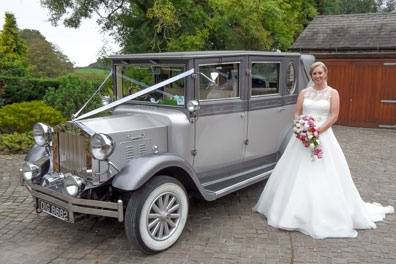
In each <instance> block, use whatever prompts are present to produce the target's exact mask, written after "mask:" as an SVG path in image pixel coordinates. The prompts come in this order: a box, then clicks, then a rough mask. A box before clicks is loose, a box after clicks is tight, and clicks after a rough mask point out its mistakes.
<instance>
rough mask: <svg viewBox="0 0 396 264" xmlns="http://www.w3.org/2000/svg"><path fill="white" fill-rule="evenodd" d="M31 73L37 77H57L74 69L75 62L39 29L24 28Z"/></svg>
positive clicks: (22, 32) (22, 35)
mask: <svg viewBox="0 0 396 264" xmlns="http://www.w3.org/2000/svg"><path fill="white" fill-rule="evenodd" d="M21 37H22V38H23V39H24V41H25V42H26V44H27V59H28V70H29V73H30V74H31V75H33V76H36V77H57V76H61V75H64V74H66V73H70V72H72V71H73V64H72V63H71V62H70V60H69V59H68V58H67V56H66V55H64V54H63V53H62V52H61V51H60V50H59V49H57V48H56V47H55V46H54V45H53V44H52V43H50V42H48V41H47V40H46V39H45V37H44V36H43V35H42V34H41V33H40V32H39V31H37V30H30V29H24V30H22V31H21Z"/></svg>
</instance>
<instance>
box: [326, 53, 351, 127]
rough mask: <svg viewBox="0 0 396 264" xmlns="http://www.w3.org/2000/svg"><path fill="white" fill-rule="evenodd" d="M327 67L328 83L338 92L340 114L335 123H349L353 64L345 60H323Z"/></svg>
mask: <svg viewBox="0 0 396 264" xmlns="http://www.w3.org/2000/svg"><path fill="white" fill-rule="evenodd" d="M323 62H324V63H325V64H326V65H327V68H328V69H329V75H328V84H329V85H330V86H331V87H334V88H336V89H337V90H338V93H339V94H340V115H339V117H338V121H337V124H340V125H349V119H350V111H351V108H350V103H351V100H352V96H353V89H351V87H352V78H351V75H352V69H353V65H352V64H351V63H350V62H349V61H346V60H323Z"/></svg>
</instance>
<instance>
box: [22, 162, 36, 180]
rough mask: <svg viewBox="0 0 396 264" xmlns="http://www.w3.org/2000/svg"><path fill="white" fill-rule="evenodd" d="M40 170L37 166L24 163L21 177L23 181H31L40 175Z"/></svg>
mask: <svg viewBox="0 0 396 264" xmlns="http://www.w3.org/2000/svg"><path fill="white" fill-rule="evenodd" d="M40 173H41V170H40V168H39V167H38V166H36V165H34V164H33V163H30V162H25V163H24V164H23V165H22V175H23V178H24V179H25V181H31V180H32V179H33V178H35V177H37V176H38V175H40Z"/></svg>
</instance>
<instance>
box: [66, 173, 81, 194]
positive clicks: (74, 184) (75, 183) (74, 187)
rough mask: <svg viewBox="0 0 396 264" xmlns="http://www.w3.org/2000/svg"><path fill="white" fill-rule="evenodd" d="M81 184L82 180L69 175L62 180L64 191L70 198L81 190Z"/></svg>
mask: <svg viewBox="0 0 396 264" xmlns="http://www.w3.org/2000/svg"><path fill="white" fill-rule="evenodd" d="M83 183H84V181H83V179H81V178H80V177H78V176H75V175H72V174H70V173H68V174H66V175H65V178H64V180H63V184H64V187H65V190H66V192H67V194H69V195H70V196H77V194H79V193H80V191H81V189H82V186H83Z"/></svg>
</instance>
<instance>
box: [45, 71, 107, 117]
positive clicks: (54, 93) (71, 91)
mask: <svg viewBox="0 0 396 264" xmlns="http://www.w3.org/2000/svg"><path fill="white" fill-rule="evenodd" d="M95 90H96V87H95V84H94V83H93V82H91V81H87V80H82V79H80V78H79V77H76V76H72V75H67V76H64V77H62V78H60V86H59V88H58V89H54V88H50V89H49V90H48V91H47V93H46V94H45V96H44V98H43V100H44V102H45V103H47V104H48V105H50V106H52V107H54V108H55V109H57V110H59V111H60V112H61V113H62V114H63V115H64V116H66V117H68V118H71V117H72V115H73V114H75V113H76V112H77V111H78V110H79V109H80V108H81V107H82V106H83V105H84V103H85V102H86V101H87V100H88V99H89V98H90V97H91V95H92V94H93V93H94V92H95ZM99 106H101V100H100V98H99V97H98V96H96V97H94V98H93V99H92V101H91V102H90V104H89V105H88V106H87V108H86V109H85V111H89V110H93V109H95V108H97V107H99Z"/></svg>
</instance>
